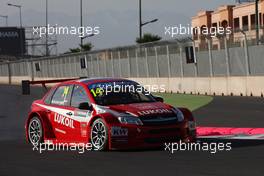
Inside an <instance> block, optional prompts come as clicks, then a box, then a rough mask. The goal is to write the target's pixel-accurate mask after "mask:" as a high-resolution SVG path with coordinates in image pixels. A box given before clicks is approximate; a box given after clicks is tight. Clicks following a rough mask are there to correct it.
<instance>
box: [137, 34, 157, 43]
mask: <svg viewBox="0 0 264 176" xmlns="http://www.w3.org/2000/svg"><path fill="white" fill-rule="evenodd" d="M161 39H162V38H161V37H160V36H158V35H154V34H150V33H146V34H144V35H143V37H142V38H141V39H140V38H137V40H136V42H137V43H138V44H141V43H149V42H156V41H159V40H161Z"/></svg>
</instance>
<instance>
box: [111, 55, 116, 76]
mask: <svg viewBox="0 0 264 176" xmlns="http://www.w3.org/2000/svg"><path fill="white" fill-rule="evenodd" d="M110 55H111V63H112V64H111V66H112V77H115V72H114V58H113V52H112V51H111V53H110Z"/></svg>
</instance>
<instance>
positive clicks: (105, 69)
mask: <svg viewBox="0 0 264 176" xmlns="http://www.w3.org/2000/svg"><path fill="white" fill-rule="evenodd" d="M103 59H104V71H105V77H107V76H108V75H107V68H106V55H105V57H104V58H103Z"/></svg>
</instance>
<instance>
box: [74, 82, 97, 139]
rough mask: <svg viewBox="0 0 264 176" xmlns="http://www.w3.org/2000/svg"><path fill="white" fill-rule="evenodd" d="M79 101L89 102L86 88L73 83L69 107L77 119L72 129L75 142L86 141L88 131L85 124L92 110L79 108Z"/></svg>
mask: <svg viewBox="0 0 264 176" xmlns="http://www.w3.org/2000/svg"><path fill="white" fill-rule="evenodd" d="M81 103H88V104H90V100H89V98H88V94H87V92H86V89H85V88H84V87H83V86H82V85H78V84H76V85H74V88H73V91H72V96H71V104H70V105H71V107H72V108H74V119H76V120H77V121H78V123H76V128H75V131H74V136H75V140H77V142H87V139H88V132H87V125H88V122H89V121H90V119H91V114H92V112H91V111H90V110H88V109H79V105H80V104H81Z"/></svg>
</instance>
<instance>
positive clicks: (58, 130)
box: [47, 85, 76, 142]
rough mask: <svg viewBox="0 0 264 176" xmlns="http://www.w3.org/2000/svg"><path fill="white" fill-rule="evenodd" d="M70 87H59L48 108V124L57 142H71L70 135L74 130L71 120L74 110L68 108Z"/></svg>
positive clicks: (73, 123)
mask: <svg viewBox="0 0 264 176" xmlns="http://www.w3.org/2000/svg"><path fill="white" fill-rule="evenodd" d="M72 89H73V86H72V85H61V86H59V87H58V88H57V89H56V91H55V92H54V94H53V96H52V98H51V102H50V106H49V107H47V109H48V110H49V111H50V112H49V113H50V116H49V118H50V122H51V123H52V126H53V130H54V133H55V136H56V139H57V141H58V142H71V141H70V140H71V139H72V133H73V131H74V130H75V128H76V122H75V120H74V119H73V115H74V108H72V107H71V106H70V98H71V93H72Z"/></svg>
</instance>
